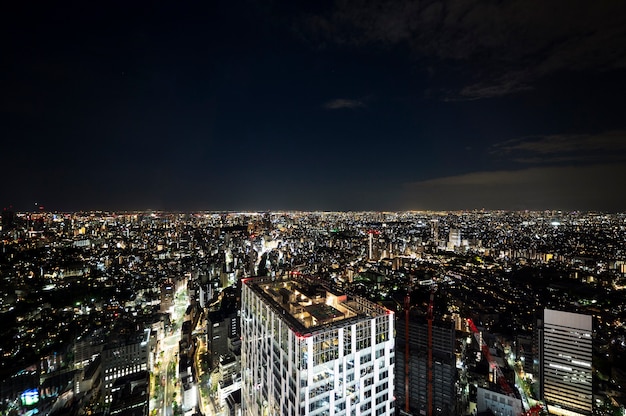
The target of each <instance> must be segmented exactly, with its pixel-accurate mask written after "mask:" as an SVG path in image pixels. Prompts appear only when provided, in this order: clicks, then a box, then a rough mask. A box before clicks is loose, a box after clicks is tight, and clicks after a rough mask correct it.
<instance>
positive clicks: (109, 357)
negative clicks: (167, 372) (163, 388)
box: [102, 329, 152, 406]
mask: <svg viewBox="0 0 626 416" xmlns="http://www.w3.org/2000/svg"><path fill="white" fill-rule="evenodd" d="M151 347H152V346H151V345H150V330H149V329H146V330H145V331H141V332H134V333H126V334H122V333H113V334H111V338H109V340H108V342H107V344H106V345H105V347H104V349H103V351H102V369H103V371H102V372H103V377H104V383H103V387H104V394H103V397H104V403H105V405H107V406H110V405H111V403H112V401H113V392H114V390H116V389H118V388H120V386H123V385H124V384H125V383H126V382H127V381H129V380H133V375H138V377H139V378H140V379H143V374H144V372H146V371H148V360H149V355H150V348H151ZM120 377H125V378H124V379H123V380H122V382H120V383H116V380H117V379H118V378H120ZM147 393H148V392H147V391H146V394H147Z"/></svg>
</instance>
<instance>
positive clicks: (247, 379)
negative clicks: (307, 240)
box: [241, 277, 395, 416]
mask: <svg viewBox="0 0 626 416" xmlns="http://www.w3.org/2000/svg"><path fill="white" fill-rule="evenodd" d="M241 325H242V346H241V368H242V390H241V396H242V409H243V414H244V415H246V416H258V415H268V416H269V415H276V416H279V415H281V416H282V415H285V416H289V415H294V416H296V415H355V416H366V415H376V416H380V415H392V414H393V413H394V409H393V381H394V380H393V378H394V375H393V369H394V343H395V341H394V319H393V314H392V313H391V312H390V311H388V310H387V309H385V308H383V307H381V306H379V305H377V304H375V303H372V302H369V301H367V300H365V299H362V298H359V297H354V296H351V295H347V294H344V293H338V292H336V291H334V290H332V289H329V288H327V287H325V286H323V285H321V284H319V283H318V282H317V281H314V280H312V279H307V278H301V277H298V278H289V279H283V280H274V279H271V278H253V279H245V280H244V281H243V290H242V320H241Z"/></svg>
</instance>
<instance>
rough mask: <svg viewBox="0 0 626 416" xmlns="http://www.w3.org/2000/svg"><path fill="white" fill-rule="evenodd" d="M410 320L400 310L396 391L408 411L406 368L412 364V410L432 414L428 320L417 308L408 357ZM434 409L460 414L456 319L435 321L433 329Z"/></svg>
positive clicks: (412, 319) (400, 405) (412, 317)
mask: <svg viewBox="0 0 626 416" xmlns="http://www.w3.org/2000/svg"><path fill="white" fill-rule="evenodd" d="M405 323H406V320H405V314H404V313H399V314H398V316H397V321H396V367H395V390H394V391H395V392H396V403H397V407H398V408H400V409H402V410H404V409H405V400H406V389H405V388H406V380H405V378H406V375H405V368H406V365H407V363H408V368H409V377H408V379H409V380H408V393H409V409H410V412H411V413H412V414H414V415H427V416H431V415H428V411H427V409H428V322H427V320H426V317H424V316H421V315H419V314H418V313H417V311H411V313H410V316H409V333H408V337H409V351H408V359H407V357H406V354H407V351H406V336H407V335H406V325H405ZM432 334H433V336H432V348H433V351H432V373H433V374H432V394H433V398H432V410H433V415H442V416H443V415H450V416H452V415H455V414H456V409H455V406H456V396H455V390H454V389H455V382H456V373H457V372H456V365H455V360H456V359H455V355H454V347H455V330H454V322H452V321H441V320H437V319H435V320H434V321H433V332H432Z"/></svg>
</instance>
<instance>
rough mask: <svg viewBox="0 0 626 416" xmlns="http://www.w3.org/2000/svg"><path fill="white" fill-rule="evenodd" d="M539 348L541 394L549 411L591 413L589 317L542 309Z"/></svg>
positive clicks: (573, 415)
mask: <svg viewBox="0 0 626 416" xmlns="http://www.w3.org/2000/svg"><path fill="white" fill-rule="evenodd" d="M543 318H544V319H543V331H542V343H541V345H542V349H541V357H542V360H541V368H542V393H543V394H542V396H543V398H544V400H545V402H546V404H547V405H548V411H549V412H550V413H551V414H557V415H566V416H575V415H591V413H592V410H593V391H592V371H591V358H592V330H593V329H592V318H591V316H589V315H582V314H578V313H570V312H561V311H555V310H551V309H545V310H544V317H543Z"/></svg>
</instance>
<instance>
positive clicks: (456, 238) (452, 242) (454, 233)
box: [448, 228, 461, 248]
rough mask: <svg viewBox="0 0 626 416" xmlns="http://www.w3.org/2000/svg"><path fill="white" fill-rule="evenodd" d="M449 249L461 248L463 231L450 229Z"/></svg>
mask: <svg viewBox="0 0 626 416" xmlns="http://www.w3.org/2000/svg"><path fill="white" fill-rule="evenodd" d="M448 247H452V248H454V247H461V230H459V229H458V228H450V233H449V234H448Z"/></svg>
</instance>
